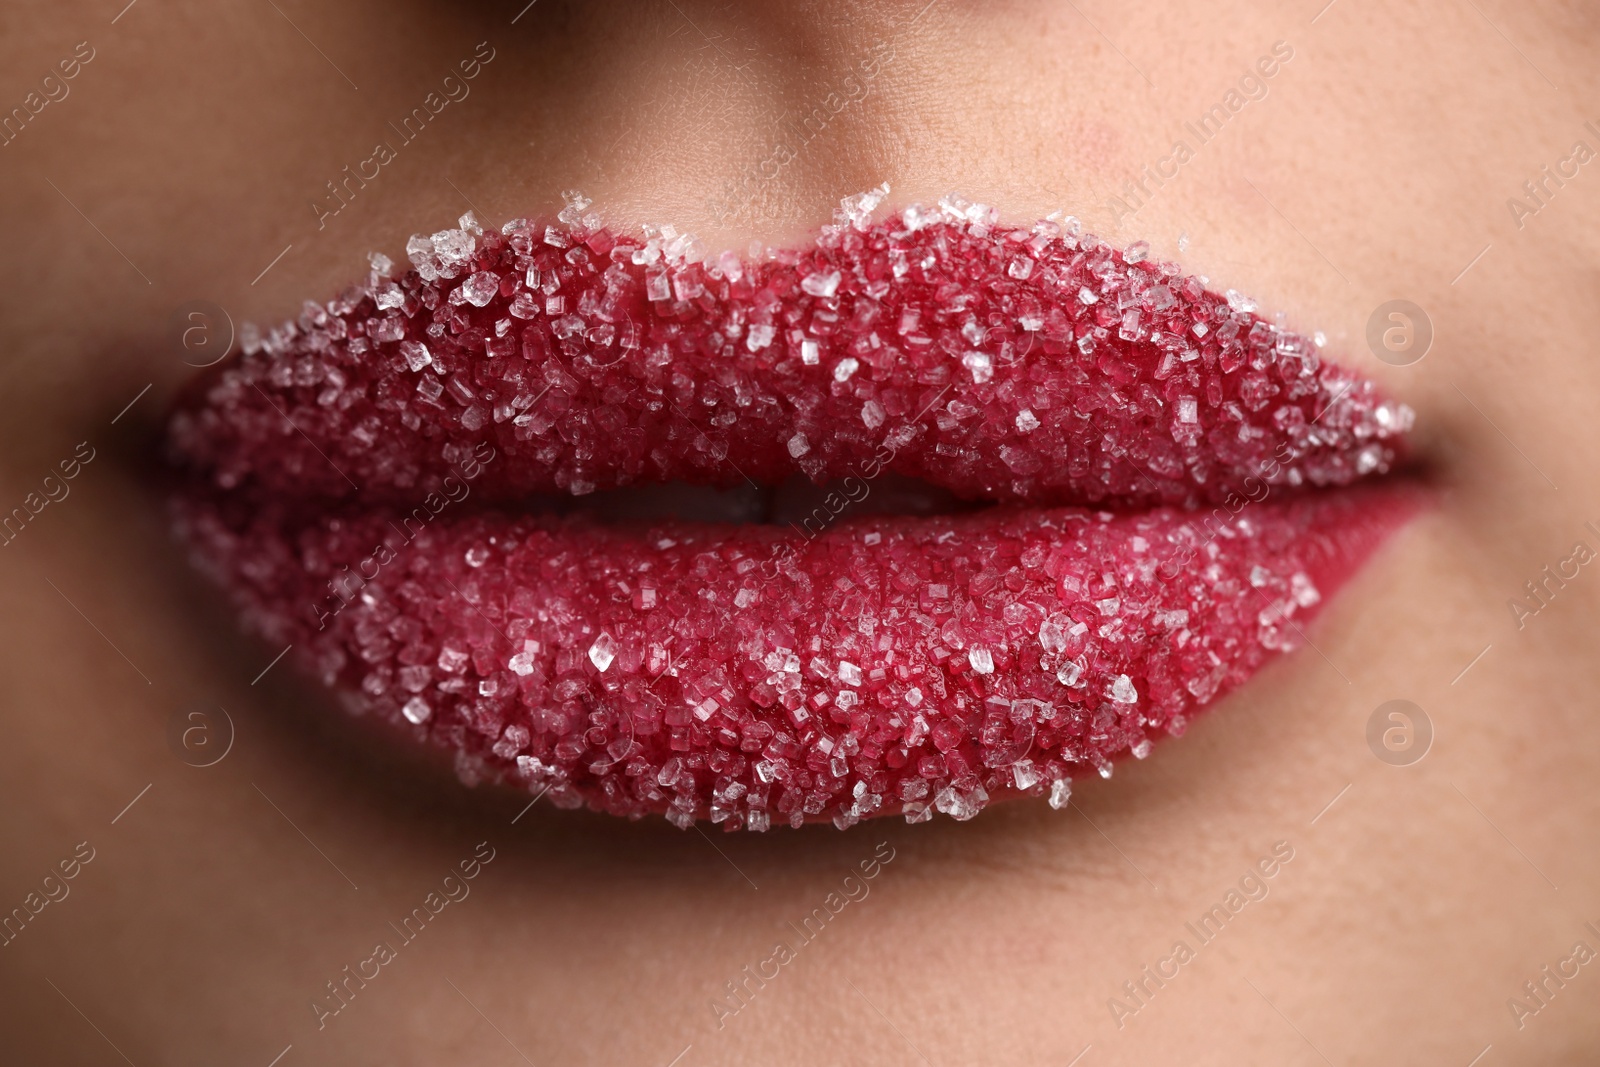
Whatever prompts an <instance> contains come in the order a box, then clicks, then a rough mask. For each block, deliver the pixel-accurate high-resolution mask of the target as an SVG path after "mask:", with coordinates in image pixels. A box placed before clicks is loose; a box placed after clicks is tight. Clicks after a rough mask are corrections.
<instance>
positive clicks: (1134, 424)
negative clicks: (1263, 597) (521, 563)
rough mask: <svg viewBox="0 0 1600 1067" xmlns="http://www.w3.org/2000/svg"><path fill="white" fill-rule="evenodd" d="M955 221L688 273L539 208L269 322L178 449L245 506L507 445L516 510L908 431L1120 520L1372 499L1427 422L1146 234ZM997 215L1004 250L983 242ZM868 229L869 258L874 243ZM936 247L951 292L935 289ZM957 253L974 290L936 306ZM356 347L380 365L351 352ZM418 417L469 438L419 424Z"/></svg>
mask: <svg viewBox="0 0 1600 1067" xmlns="http://www.w3.org/2000/svg"><path fill="white" fill-rule="evenodd" d="M958 203H959V202H958ZM959 210H962V212H963V213H962V214H960V215H956V218H955V219H952V218H950V217H949V216H950V215H953V214H955V211H948V212H945V213H935V214H934V215H933V216H932V217H931V218H930V217H929V216H928V215H927V214H926V213H922V212H919V211H918V210H917V209H911V210H910V211H908V212H907V213H906V218H907V219H909V220H910V221H911V223H915V224H917V228H916V229H915V230H913V231H911V232H910V233H909V234H908V236H907V237H906V238H905V239H904V241H903V242H902V244H903V248H902V249H900V250H898V251H896V252H894V253H893V254H892V255H891V254H877V255H875V254H873V253H872V252H871V251H860V250H857V251H856V252H854V253H853V254H852V253H851V252H849V251H843V252H835V253H829V252H828V251H826V250H825V249H823V248H820V247H819V248H814V249H808V250H804V251H801V252H797V253H783V254H779V255H777V256H776V258H774V259H772V260H769V261H767V262H763V263H758V264H754V265H749V264H741V263H739V261H738V260H736V259H734V258H732V257H724V258H723V259H721V260H720V261H716V262H714V263H713V264H712V265H710V266H709V267H708V266H707V264H704V263H701V262H695V261H692V260H686V259H683V258H681V257H682V256H683V254H684V251H685V248H684V245H685V244H686V242H684V241H683V239H681V238H680V239H676V240H674V239H672V238H665V239H664V238H663V237H661V236H660V235H657V236H653V237H651V238H649V239H648V240H644V241H640V240H638V239H629V238H626V237H623V238H618V237H615V236H614V235H612V234H611V233H610V232H609V231H606V230H598V231H596V232H595V233H593V234H591V235H589V237H588V241H587V243H586V242H585V240H584V236H585V234H584V231H583V230H581V229H580V230H579V231H577V232H576V233H573V232H570V231H568V230H566V228H564V227H561V228H557V227H549V228H546V227H544V226H539V225H535V224H532V223H528V222H526V221H519V222H516V223H511V224H508V225H507V227H506V235H504V236H503V235H501V234H496V233H493V232H490V233H487V234H483V235H481V236H478V235H473V234H469V233H467V232H464V231H460V230H457V231H445V232H443V233H440V234H435V235H434V236H433V237H432V238H421V239H419V238H413V239H412V244H411V248H412V249H413V255H414V258H415V259H416V262H417V265H418V269H419V271H420V273H419V272H418V271H412V272H408V273H407V274H406V275H404V276H403V277H400V278H398V279H390V278H388V277H386V273H387V272H386V271H378V270H376V269H375V270H374V271H373V273H372V274H371V275H369V277H368V279H367V281H366V284H365V285H364V286H358V287H357V288H355V289H354V290H351V291H347V292H346V293H345V294H344V295H342V296H341V297H340V298H339V300H338V301H335V302H333V303H332V305H330V306H331V307H332V308H333V309H334V310H338V309H339V308H341V307H351V306H354V305H356V304H358V303H359V301H360V300H362V299H364V298H368V297H369V296H370V297H372V298H375V299H376V300H377V305H378V306H377V308H375V309H372V310H373V311H374V314H372V315H371V316H370V317H367V318H365V321H364V322H359V321H358V322H348V321H347V320H346V319H345V318H341V317H340V316H338V315H334V314H330V313H329V310H328V309H325V308H323V307H320V306H318V305H315V304H309V303H308V305H307V310H306V311H305V313H304V314H302V315H301V316H300V317H299V318H298V319H297V320H295V321H292V322H288V323H285V324H284V325H283V326H281V327H279V328H278V329H277V330H274V331H272V332H271V333H269V334H267V335H266V336H265V337H261V336H259V335H256V336H254V337H252V336H251V335H248V334H247V335H246V338H245V346H244V347H245V358H244V359H243V360H242V361H240V362H238V363H235V364H229V365H227V366H226V367H225V368H223V369H221V373H220V374H219V375H217V376H215V377H213V378H210V379H202V380H203V381H205V382H206V383H207V385H208V389H207V391H206V397H205V402H204V403H201V404H197V405H194V406H190V407H185V408H183V409H181V410H180V411H179V412H178V413H177V415H176V417H175V418H174V420H173V423H172V427H171V442H172V449H173V454H174V456H175V457H176V459H177V461H178V462H179V463H180V464H181V465H183V466H185V467H188V468H190V469H192V470H194V471H196V472H198V473H200V474H202V475H204V476H207V477H208V478H209V480H211V481H212V482H214V483H215V484H216V485H218V486H223V487H227V488H230V489H232V488H237V487H240V486H247V487H248V486H255V487H259V488H261V489H264V490H267V491H270V492H273V493H277V494H287V495H292V496H295V497H300V498H315V499H322V500H330V499H341V498H347V497H359V498H361V499H366V500H369V501H382V500H387V501H396V500H405V499H410V498H413V497H415V496H417V495H419V493H420V492H426V491H428V490H430V489H436V488H437V487H438V484H439V483H440V482H441V481H442V479H443V478H444V477H445V476H446V475H448V474H449V472H450V470H451V456H452V454H454V453H462V454H465V451H467V450H470V448H471V447H472V446H473V445H474V444H476V443H478V442H480V441H484V440H492V441H494V442H495V443H496V446H497V447H498V448H499V449H500V450H501V451H502V452H505V451H509V452H510V453H511V455H510V456H509V460H510V461H509V462H506V463H502V464H499V465H497V466H496V468H495V470H494V471H493V472H491V473H490V475H489V477H488V479H487V481H486V482H485V483H483V484H481V485H479V486H478V487H477V491H478V492H479V493H480V494H482V496H483V498H484V499H502V500H513V499H517V498H519V497H523V496H526V495H527V494H529V493H538V492H550V491H558V492H564V493H572V494H575V495H582V494H584V493H587V492H592V491H594V490H595V489H605V488H610V487H613V486H621V485H628V484H637V483H641V482H652V481H671V480H679V481H688V482H695V483H699V484H713V485H732V484H737V483H739V482H741V481H746V480H749V481H754V482H760V483H771V482H777V481H781V480H783V478H785V477H786V476H789V475H792V474H795V473H803V474H804V475H806V476H809V477H811V478H812V479H813V480H816V481H822V480H824V479H827V478H838V477H843V476H846V475H848V474H851V473H853V472H857V471H859V469H860V466H861V465H862V464H863V463H865V462H868V461H869V460H870V459H871V458H872V457H873V456H874V455H876V454H877V453H878V452H879V451H880V449H881V447H882V445H883V443H884V440H885V437H886V436H887V437H889V439H890V441H891V444H894V445H895V449H894V451H895V458H894V470H895V471H896V472H898V473H901V474H906V475H911V476H914V477H920V478H923V479H926V480H928V481H930V482H933V483H935V484H937V485H939V486H942V487H943V488H945V489H948V490H950V491H951V492H953V493H955V494H956V495H958V496H961V497H965V498H969V499H981V500H995V501H1016V502H1026V503H1030V504H1108V505H1125V506H1139V505H1150V504H1158V503H1168V504H1183V505H1195V504H1199V503H1203V502H1212V503H1214V502H1218V501H1221V500H1223V499H1224V498H1225V497H1227V496H1228V495H1230V494H1245V493H1249V492H1250V491H1251V483H1252V482H1253V481H1260V482H1264V483H1265V484H1267V485H1288V486H1300V485H1310V486H1327V485H1342V484H1348V483H1350V482H1353V481H1355V480H1356V479H1357V478H1359V477H1361V476H1364V475H1368V474H1378V473H1383V472H1385V471H1387V470H1389V469H1391V468H1392V467H1393V466H1394V465H1395V464H1396V462H1397V461H1398V460H1399V459H1400V458H1401V454H1402V449H1403V440H1404V436H1405V433H1406V431H1407V430H1408V429H1409V428H1410V425H1411V422H1412V414H1411V411H1410V409H1409V408H1407V407H1406V406H1405V405H1403V404H1399V403H1396V402H1393V401H1390V400H1387V399H1385V398H1384V397H1382V396H1381V395H1380V394H1379V392H1378V390H1377V387H1376V386H1375V385H1374V384H1373V383H1372V382H1371V381H1369V380H1367V379H1364V378H1361V377H1357V376H1355V375H1353V374H1351V373H1349V372H1347V371H1345V370H1344V369H1342V368H1340V367H1338V366H1337V365H1335V364H1332V363H1329V362H1327V361H1325V360H1323V359H1322V357H1321V355H1320V353H1319V351H1318V346H1317V345H1316V344H1315V343H1313V342H1312V341H1311V340H1310V339H1309V338H1307V337H1304V336H1302V335H1300V334H1298V333H1295V332H1292V331H1289V330H1286V329H1284V328H1282V327H1280V326H1278V325H1276V324H1274V323H1272V322H1270V321H1268V320H1266V319H1265V318H1263V317H1261V316H1260V315H1258V314H1256V312H1255V305H1254V303H1253V302H1252V301H1250V300H1249V299H1248V298H1246V297H1243V296H1241V295H1239V294H1238V293H1236V292H1234V291H1232V290H1229V291H1228V292H1227V293H1226V294H1225V295H1218V294H1215V293H1212V292H1209V291H1207V290H1206V288H1205V284H1204V280H1203V279H1200V278H1195V277H1192V276H1185V275H1182V274H1181V273H1178V272H1177V268H1176V267H1175V265H1170V264H1159V263H1156V262H1154V261H1150V260H1148V259H1145V258H1143V257H1145V256H1147V254H1148V253H1147V250H1146V249H1145V248H1144V246H1143V245H1134V246H1131V247H1130V249H1129V250H1127V251H1126V252H1118V251H1115V250H1113V249H1112V248H1111V247H1110V246H1109V245H1106V244H1105V243H1104V242H1097V241H1094V240H1093V238H1089V239H1088V241H1084V240H1082V239H1081V237H1080V235H1078V234H1076V233H1075V232H1073V231H1074V230H1075V228H1076V227H1075V224H1073V223H1072V222H1071V221H1069V222H1068V226H1067V228H1066V229H1065V230H1063V227H1061V226H1059V225H1058V224H1056V223H1054V222H1041V223H1040V224H1038V225H1037V226H1035V227H1033V228H1031V229H1005V228H1000V227H994V226H993V224H992V219H990V218H989V216H988V215H984V214H982V209H980V208H976V207H974V206H970V205H968V206H965V207H964V208H960V209H959ZM975 214H976V215H978V216H979V217H980V218H985V219H989V223H988V225H985V224H984V223H978V224H977V225H978V227H979V228H980V230H984V231H987V232H985V233H984V236H982V237H973V236H972V235H971V233H970V232H966V231H964V230H963V229H962V228H958V227H959V226H962V225H967V226H970V225H972V220H971V216H973V215H975ZM469 225H470V222H469ZM844 233H845V236H844V237H843V238H842V239H841V240H842V242H845V243H846V244H845V245H844V246H843V247H845V248H848V244H847V243H848V242H849V241H850V240H851V236H852V235H854V236H856V237H859V235H858V234H854V231H852V230H851V229H850V228H849V227H845V228H844ZM452 234H454V235H458V236H451V235H452ZM474 238H475V240H474ZM956 240H959V241H960V242H961V247H960V248H959V249H953V248H952V247H951V245H952V242H953V241H956ZM551 241H555V242H559V243H558V244H552V243H547V242H551ZM474 244H476V245H477V248H476V250H474ZM923 256H927V257H933V258H934V259H935V260H937V263H935V262H933V261H930V262H929V263H928V264H926V266H927V268H928V269H929V273H930V274H932V273H933V272H934V271H938V272H939V277H938V279H937V280H936V281H934V282H933V283H930V284H924V285H920V286H919V285H917V284H915V283H917V282H919V281H920V280H921V278H922V276H923V270H924V264H923V263H922V262H921V260H920V257H923ZM952 257H954V258H955V259H958V260H959V261H960V262H961V264H962V267H961V269H962V271H963V272H964V273H965V274H966V276H968V277H970V278H972V279H973V285H972V288H971V290H968V291H963V292H959V293H953V294H950V297H949V299H948V303H945V304H944V305H943V306H940V297H939V293H938V291H937V288H936V287H937V286H938V285H948V284H949V283H948V282H947V281H945V280H944V278H945V277H947V275H946V274H945V272H946V271H947V270H948V269H949V261H950V260H951V258H952ZM575 260H576V261H580V263H579V265H575V264H574V261H575ZM1129 260H1137V261H1138V262H1137V264H1134V263H1130V262H1129ZM379 262H380V264H381V263H382V261H381V260H380V261H379ZM718 264H720V265H718ZM486 267H487V268H488V269H484V268H486ZM530 268H531V269H530ZM585 271H586V272H587V277H586V278H585V277H584V272H585ZM896 271H900V272H902V273H901V275H900V276H899V277H895V276H894V272H896ZM563 272H564V273H565V274H567V275H568V277H566V278H562V277H561V276H560V275H561V274H562V273H563ZM573 274H577V275H578V278H577V280H576V282H575V281H574V279H573V278H572V277H570V276H571V275H573ZM907 277H909V281H910V282H911V283H912V284H904V282H905V281H906V279H907ZM724 279H726V281H728V282H729V283H731V288H732V289H733V293H734V295H733V297H732V298H731V299H730V300H727V301H724V302H719V301H716V300H713V299H712V298H711V297H710V296H709V294H708V291H707V289H706V286H707V285H708V284H716V283H718V282H721V281H723V280H724ZM530 280H533V281H534V282H535V285H536V288H534V289H532V290H530V289H529V288H528V282H529V281H530ZM891 282H893V283H895V284H891ZM484 289H487V290H488V291H489V293H488V294H487V296H486V299H487V306H486V307H484V308H483V309H482V310H479V308H478V307H477V306H475V301H476V300H477V299H478V298H479V297H480V295H481V294H483V291H484ZM972 291H977V292H978V293H979V294H980V299H976V300H975V299H973V298H972ZM469 293H470V294H472V295H470V296H469V295H468V294H469ZM663 294H668V296H669V298H668V299H652V297H659V296H661V295H663ZM820 294H826V295H820ZM429 300H434V301H443V302H444V303H443V305H442V306H441V307H440V308H429V307H425V306H423V304H424V303H425V302H427V301H429ZM841 301H848V302H847V303H845V305H844V307H845V308H846V309H847V311H848V312H849V313H850V318H849V319H845V320H842V321H841V320H840V316H839V313H838V312H839V309H840V308H841ZM585 302H587V303H585ZM580 303H582V304H584V306H582V307H580V306H579V305H580ZM452 318H455V321H451V320H452ZM679 323H681V324H682V325H683V326H684V327H685V328H686V329H687V330H690V331H693V330H701V331H720V334H721V337H722V340H723V342H724V345H725V354H726V362H725V363H723V364H720V365H716V366H705V365H700V366H690V367H687V368H686V367H684V366H683V365H682V363H681V362H680V361H679V360H678V359H677V356H678V354H679V353H678V352H676V351H675V350H674V348H673V345H674V343H675V339H674V338H673V337H672V336H670V335H667V336H663V330H670V329H671V328H672V327H673V326H675V325H677V324H679ZM351 329H357V330H362V331H363V332H365V333H367V334H368V336H369V337H371V336H373V335H377V336H379V337H384V338H387V340H384V341H371V342H368V341H367V339H366V338H348V337H347V333H348V332H349V331H350V330H351ZM385 330H388V331H390V332H388V333H385V332H383V331H385ZM341 343H343V344H352V343H354V344H362V343H370V344H372V345H373V347H374V348H375V349H376V351H373V352H371V353H368V354H364V355H361V356H360V358H356V359H343V360H341V359H336V358H327V356H328V355H329V354H331V351H332V348H333V347H334V346H337V345H339V344H341ZM291 355H292V356H293V358H292V359H291V358H289V357H290V356H291ZM333 397H337V398H338V399H337V401H336V402H330V398H333ZM415 402H420V403H423V404H428V405H432V406H434V407H436V408H438V409H439V410H440V411H442V412H446V413H448V414H449V415H450V416H452V417H451V418H450V420H449V425H447V426H444V427H438V426H430V427H428V428H427V436H424V434H422V433H419V432H417V430H416V428H415V427H411V426H408V425H407V424H406V423H407V420H406V419H405V417H404V407H405V405H406V404H407V403H415ZM1001 409H1003V411H1002V410H1001ZM999 415H1003V416H1004V417H998V416H999ZM505 423H510V424H511V425H510V426H505V425H502V424H505ZM552 424H557V425H558V427H559V432H558V433H555V434H550V433H548V430H549V428H550V426H551V425H552ZM641 425H648V426H650V427H651V430H650V433H649V435H648V437H646V436H645V435H644V434H641V433H639V432H638V430H639V427H640V426H641ZM912 428H914V429H912ZM897 433H898V434H899V437H896V434H897ZM280 436H281V437H283V438H284V440H283V442H282V445H283V447H281V448H280V449H278V450H276V451H274V452H272V453H270V454H263V453H261V452H260V451H259V449H258V448H257V445H258V444H259V442H260V441H262V440H264V439H268V438H273V437H280ZM900 438H905V439H904V440H900ZM1285 449H1288V452H1285V451H1284V450H1285ZM1275 455H1276V456H1277V457H1278V459H1279V460H1280V462H1277V463H1269V462H1268V461H1269V460H1270V459H1271V457H1273V456H1275ZM1285 456H1288V457H1292V462H1281V460H1283V459H1284V458H1285Z"/></svg>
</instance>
